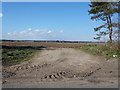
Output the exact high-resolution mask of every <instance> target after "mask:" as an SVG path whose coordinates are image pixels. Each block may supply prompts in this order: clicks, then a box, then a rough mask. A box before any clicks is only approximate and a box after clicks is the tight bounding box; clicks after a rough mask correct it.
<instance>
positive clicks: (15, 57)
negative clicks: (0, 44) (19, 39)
mask: <svg viewBox="0 0 120 90" xmlns="http://www.w3.org/2000/svg"><path fill="white" fill-rule="evenodd" d="M35 51H36V49H30V48H29V49H28V48H23V49H21V48H2V63H3V65H7V64H14V63H20V62H22V61H25V60H27V59H28V58H30V57H31V56H32V55H33V54H34V52H35Z"/></svg>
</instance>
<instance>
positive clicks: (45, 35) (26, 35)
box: [5, 28, 56, 39]
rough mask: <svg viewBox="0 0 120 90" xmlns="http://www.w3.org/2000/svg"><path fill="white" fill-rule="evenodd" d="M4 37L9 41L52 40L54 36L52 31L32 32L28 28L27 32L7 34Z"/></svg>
mask: <svg viewBox="0 0 120 90" xmlns="http://www.w3.org/2000/svg"><path fill="white" fill-rule="evenodd" d="M5 36H7V38H9V39H52V38H54V37H55V36H56V35H55V33H54V31H53V30H45V29H42V30H40V29H35V30H33V29H32V28H28V29H27V30H22V31H19V32H16V31H13V32H8V33H7V35H5Z"/></svg>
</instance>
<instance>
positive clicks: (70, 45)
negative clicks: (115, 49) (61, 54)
mask: <svg viewBox="0 0 120 90" xmlns="http://www.w3.org/2000/svg"><path fill="white" fill-rule="evenodd" d="M96 44H104V43H57V42H2V43H1V45H2V46H34V47H40V46H43V47H54V48H55V47H56V48H78V47H80V45H96Z"/></svg>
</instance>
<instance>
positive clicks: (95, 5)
mask: <svg viewBox="0 0 120 90" xmlns="http://www.w3.org/2000/svg"><path fill="white" fill-rule="evenodd" d="M89 6H90V7H91V10H88V12H89V14H92V15H93V16H91V19H92V20H96V21H99V20H101V21H104V22H105V23H103V25H101V26H98V27H96V28H94V31H97V32H99V33H98V34H96V35H97V37H95V38H94V39H98V40H100V39H101V37H102V36H103V35H109V41H110V42H112V34H113V28H115V27H117V26H118V23H113V22H112V17H113V15H114V14H115V13H118V12H119V11H118V6H119V3H118V2H91V4H89ZM102 28H104V29H102Z"/></svg>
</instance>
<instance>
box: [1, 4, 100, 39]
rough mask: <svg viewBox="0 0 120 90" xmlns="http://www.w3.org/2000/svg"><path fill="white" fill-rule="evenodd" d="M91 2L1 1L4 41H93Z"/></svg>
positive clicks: (95, 24) (94, 24) (97, 23)
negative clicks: (90, 13) (89, 12)
mask: <svg viewBox="0 0 120 90" xmlns="http://www.w3.org/2000/svg"><path fill="white" fill-rule="evenodd" d="M88 4H90V2H16V3H15V2H3V3H2V14H3V16H2V32H3V39H27V40H28V39H32V40H79V41H94V39H93V37H95V36H96V33H95V32H94V30H93V28H94V27H97V26H99V24H101V22H95V21H92V20H91V19H90V15H88V12H87V11H88V10H90V7H89V6H88Z"/></svg>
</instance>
